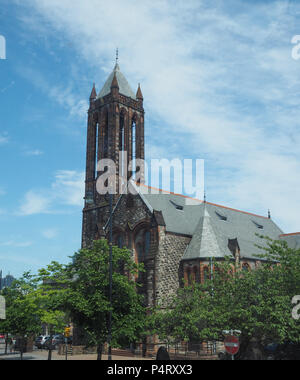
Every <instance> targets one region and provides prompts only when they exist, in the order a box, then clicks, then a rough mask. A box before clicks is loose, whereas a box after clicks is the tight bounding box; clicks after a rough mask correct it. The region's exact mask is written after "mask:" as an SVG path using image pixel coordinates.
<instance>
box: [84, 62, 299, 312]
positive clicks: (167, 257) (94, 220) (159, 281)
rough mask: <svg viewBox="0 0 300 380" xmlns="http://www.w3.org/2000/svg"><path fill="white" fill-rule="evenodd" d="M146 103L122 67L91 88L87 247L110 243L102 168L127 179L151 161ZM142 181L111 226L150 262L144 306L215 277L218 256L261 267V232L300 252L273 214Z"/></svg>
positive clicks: (116, 206) (116, 238) (116, 237)
mask: <svg viewBox="0 0 300 380" xmlns="http://www.w3.org/2000/svg"><path fill="white" fill-rule="evenodd" d="M143 102H144V99H143V95H142V91H141V88H140V85H138V88H137V91H136V93H135V92H133V90H132V89H131V87H130V85H129V83H128V81H127V80H126V78H125V76H124V75H123V74H122V72H121V71H120V68H119V65H118V63H116V65H115V67H114V69H113V71H112V73H111V74H110V75H109V77H108V79H107V80H106V82H105V83H104V85H103V87H102V89H101V91H100V92H99V93H98V94H97V92H96V88H95V85H94V86H93V89H92V93H91V95H90V107H89V111H88V125H87V154H86V182H85V205H84V209H83V226H82V247H83V248H84V247H88V246H89V245H90V244H91V243H92V241H93V240H96V239H99V238H101V237H108V228H107V226H108V220H109V201H108V195H107V194H103V195H101V194H99V193H98V192H97V188H96V183H97V179H98V177H99V175H100V174H101V172H99V171H98V167H97V162H98V161H99V160H102V159H112V160H113V161H114V162H115V165H116V171H117V175H121V176H124V174H126V173H125V171H127V176H128V178H129V177H130V175H131V173H130V172H128V167H127V166H126V165H125V163H128V162H130V161H132V160H143V159H144V158H145V152H144V145H145V144H144V143H145V141H144V136H145V134H144V127H145V126H144V116H145V113H144V107H143ZM120 152H126V153H122V154H120ZM125 156H126V157H125ZM142 179H143V175H142ZM139 182H140V183H135V182H130V185H131V186H133V187H134V188H135V191H136V194H135V195H132V194H130V193H129V194H121V193H119V194H115V195H114V196H113V218H112V225H113V242H114V244H115V245H118V246H120V247H123V246H125V247H127V248H129V249H130V250H131V252H132V257H133V259H134V260H135V261H136V262H142V263H144V267H145V273H142V274H141V277H140V278H139V281H140V282H141V283H142V292H143V294H144V295H145V306H149V307H151V306H154V305H156V304H158V303H159V302H160V301H161V300H163V298H164V297H165V296H168V295H170V294H173V293H174V292H176V290H177V289H178V287H179V286H182V285H183V284H184V282H186V283H189V282H191V281H192V280H195V281H198V282H201V281H205V279H206V278H208V277H209V276H210V275H211V273H212V271H213V265H212V259H213V258H215V259H217V260H222V259H224V257H225V256H230V257H231V258H232V260H234V261H235V262H239V263H240V265H241V268H242V269H243V270H245V271H249V270H253V269H255V267H256V266H257V265H259V262H260V261H261V259H260V258H259V257H258V255H259V254H261V250H259V249H258V248H257V246H256V244H259V245H262V241H261V239H260V238H259V237H258V234H259V235H265V236H268V237H270V238H272V239H274V240H278V239H285V240H286V241H287V242H288V244H289V245H290V246H291V247H292V248H300V233H294V234H284V233H283V231H282V230H281V229H280V228H279V227H278V226H277V225H276V224H275V223H274V221H273V220H272V219H271V216H270V213H269V215H268V216H260V215H255V214H252V213H249V212H246V211H240V210H235V209H232V208H229V207H225V206H222V205H217V204H213V203H210V202H206V201H198V202H196V204H194V205H190V204H187V202H185V200H186V199H185V196H183V195H178V194H174V193H171V192H166V191H157V192H156V193H154V194H153V192H152V191H149V190H150V189H149V188H148V187H147V186H146V185H145V184H144V183H143V182H144V181H143V180H141V181H139Z"/></svg>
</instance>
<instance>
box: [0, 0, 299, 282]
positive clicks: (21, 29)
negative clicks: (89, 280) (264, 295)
mask: <svg viewBox="0 0 300 380" xmlns="http://www.w3.org/2000/svg"><path fill="white" fill-rule="evenodd" d="M297 34H300V5H298V3H297V2H296V1H285V0H282V1H253V0H252V1H245V0H240V1H238V0H226V1H225V0H224V1H221V0H219V1H214V2H213V3H212V4H210V3H209V2H207V1H201V0H190V1H188V2H187V1H183V0H182V1H178V0H175V1H174V0H172V1H171V0H159V1H158V0H152V1H148V0H145V1H137V0H132V1H128V0H125V1H124V0H112V1H110V2H107V1H104V0H89V1H83V0H77V1H71V0H27V1H17V0H0V35H2V36H4V37H5V39H6V45H7V52H6V55H7V59H6V60H0V170H1V171H0V172H1V174H2V175H1V178H0V225H1V229H0V269H3V271H4V273H5V274H6V273H8V272H11V273H12V274H13V275H15V276H19V275H21V274H22V272H24V271H25V270H32V271H36V270H37V269H38V268H40V267H43V266H45V265H47V264H48V263H49V262H50V261H51V260H58V261H60V262H67V261H68V256H70V255H72V254H73V253H74V251H76V250H77V249H78V248H79V247H80V242H81V211H82V207H83V202H82V197H83V178H84V168H85V143H86V141H85V139H86V111H87V108H88V98H89V95H90V92H91V88H92V83H93V82H95V83H96V88H97V90H98V91H99V90H100V89H101V87H102V85H103V84H104V82H105V80H106V78H107V76H108V75H109V73H110V72H111V70H112V68H113V66H114V60H115V49H116V47H118V48H119V57H120V59H119V63H120V67H121V71H122V72H123V74H124V75H125V76H126V77H127V79H128V81H129V83H130V84H131V86H132V88H133V90H134V91H135V90H136V89H137V85H138V83H139V82H140V83H141V87H142V91H143V95H144V105H145V110H146V156H147V158H148V159H150V158H169V159H172V158H181V159H183V158H194V159H196V158H200V159H205V167H206V172H205V180H206V185H205V187H206V192H207V199H208V200H209V201H211V202H214V203H219V204H223V205H226V206H229V207H234V208H238V209H242V210H245V211H249V212H254V213H257V214H261V215H267V210H268V209H271V213H272V217H273V219H274V221H275V222H276V223H277V224H278V225H279V226H280V227H281V228H282V229H283V230H284V232H296V231H299V230H300V221H299V220H300V219H299V214H300V206H299V205H300V192H299V187H300V178H299V169H300V152H299V143H300V133H299V120H300V107H299V99H300V96H299V95H300V94H299V88H300V86H299V85H300V60H298V61H296V60H294V59H293V58H292V56H291V52H292V48H293V45H292V44H291V39H292V37H293V36H294V35H297Z"/></svg>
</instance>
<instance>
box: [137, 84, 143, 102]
mask: <svg viewBox="0 0 300 380" xmlns="http://www.w3.org/2000/svg"><path fill="white" fill-rule="evenodd" d="M136 98H137V100H141V101H143V100H144V98H143V94H142V90H141V86H140V83H139V87H138V89H137V92H136Z"/></svg>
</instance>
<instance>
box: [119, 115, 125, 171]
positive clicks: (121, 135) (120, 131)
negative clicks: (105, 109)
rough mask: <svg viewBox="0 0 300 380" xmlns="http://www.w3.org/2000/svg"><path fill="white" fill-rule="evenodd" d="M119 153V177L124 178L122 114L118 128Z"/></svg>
mask: <svg viewBox="0 0 300 380" xmlns="http://www.w3.org/2000/svg"><path fill="white" fill-rule="evenodd" d="M119 152H120V156H119V158H120V162H119V174H120V175H121V177H124V176H125V167H124V166H125V128H124V113H121V115H120V126H119Z"/></svg>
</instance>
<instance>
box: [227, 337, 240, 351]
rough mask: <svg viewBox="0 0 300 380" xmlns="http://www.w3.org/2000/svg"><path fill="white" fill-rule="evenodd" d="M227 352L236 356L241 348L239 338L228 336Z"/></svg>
mask: <svg viewBox="0 0 300 380" xmlns="http://www.w3.org/2000/svg"><path fill="white" fill-rule="evenodd" d="M224 346H225V350H226V351H227V352H228V354H230V355H236V354H237V353H238V351H239V348H240V342H239V338H238V337H236V336H234V335H228V336H226V338H225V340H224Z"/></svg>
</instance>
